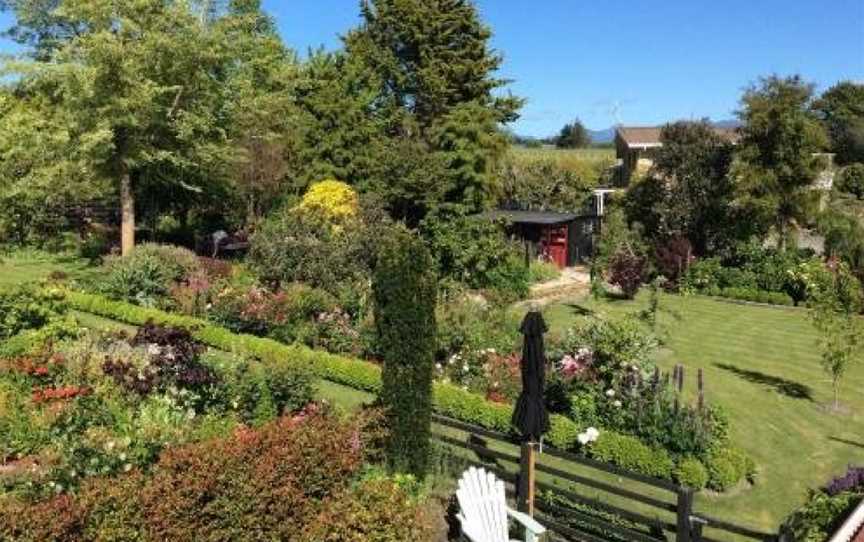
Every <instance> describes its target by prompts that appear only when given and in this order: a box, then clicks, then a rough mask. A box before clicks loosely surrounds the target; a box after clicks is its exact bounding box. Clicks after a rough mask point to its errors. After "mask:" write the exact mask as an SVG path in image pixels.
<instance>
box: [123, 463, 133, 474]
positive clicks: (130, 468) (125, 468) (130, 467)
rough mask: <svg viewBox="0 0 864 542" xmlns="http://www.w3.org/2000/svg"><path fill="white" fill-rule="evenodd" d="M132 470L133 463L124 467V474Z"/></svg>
mask: <svg viewBox="0 0 864 542" xmlns="http://www.w3.org/2000/svg"><path fill="white" fill-rule="evenodd" d="M130 470H132V464H131V463H126V464H125V465H123V472H129V471H130Z"/></svg>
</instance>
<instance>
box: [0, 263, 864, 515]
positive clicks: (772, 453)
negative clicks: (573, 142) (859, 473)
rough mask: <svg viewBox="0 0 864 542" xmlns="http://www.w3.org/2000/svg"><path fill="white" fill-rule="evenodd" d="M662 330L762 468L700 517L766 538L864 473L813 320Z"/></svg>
mask: <svg viewBox="0 0 864 542" xmlns="http://www.w3.org/2000/svg"><path fill="white" fill-rule="evenodd" d="M55 270H62V271H64V272H66V273H67V274H68V275H69V276H71V277H73V278H84V277H86V276H87V275H88V274H91V273H93V272H94V269H93V268H92V267H90V266H88V264H87V263H86V262H83V261H81V260H77V259H75V258H70V257H64V256H49V255H46V254H42V253H37V252H27V253H18V254H15V255H13V256H11V257H8V256H4V257H3V260H2V261H0V285H4V284H6V285H8V284H14V283H19V282H26V281H31V280H39V279H43V278H46V277H47V276H48V275H49V274H50V273H51V272H52V271H55ZM646 301H647V300H646V298H645V297H640V298H639V300H637V301H635V302H626V301H605V300H604V301H600V302H599V303H598V302H594V301H593V300H586V299H577V300H572V301H569V302H568V301H564V302H559V303H557V304H555V305H552V306H550V307H548V308H547V309H546V317H547V320H548V322H549V324H550V327H551V333H553V334H556V333H558V334H560V333H563V332H564V331H565V330H566V329H567V327H569V326H570V325H572V324H573V323H574V322H576V321H577V320H578V319H580V318H584V317H585V314H590V313H593V312H596V313H599V314H610V315H623V314H626V313H632V312H636V311H638V310H640V309H641V308H643V307H644V306H645V304H646ZM79 317H80V318H81V321H82V324H84V325H87V326H91V327H107V328H121V329H122V328H124V327H125V326H122V325H118V324H117V323H116V322H111V321H107V320H104V319H100V318H97V317H93V316H91V315H79ZM659 330H660V333H661V335H664V336H665V339H666V343H665V347H664V348H663V349H662V350H661V351H660V352H659V353H658V356H657V361H658V363H659V364H660V365H661V366H662V367H663V368H664V369H665V370H669V369H670V368H671V367H672V366H673V365H674V364H675V363H682V364H684V365H685V366H686V368H687V389H686V392H687V393H689V394H692V393H693V392H694V390H695V386H696V384H695V378H696V369H697V368H699V367H701V368H703V369H704V371H705V381H706V396H707V399H708V401H710V402H713V403H715V404H719V405H722V406H723V407H724V408H725V409H726V410H727V412H728V413H729V415H730V418H731V422H732V427H731V431H732V438H733V440H734V442H735V443H736V444H737V445H738V446H740V447H741V448H743V449H744V450H746V451H747V452H748V453H749V454H750V455H751V456H752V457H753V458H754V459H755V460H756V461H757V463H758V464H759V467H760V480H759V483H758V484H757V485H756V486H755V487H753V488H748V489H742V490H738V491H735V492H732V493H731V494H727V495H715V496H711V495H702V496H700V498H699V510H700V511H702V512H704V513H707V514H710V515H714V516H718V517H722V518H725V519H728V520H732V521H736V522H739V523H742V524H747V525H750V526H752V527H756V528H761V529H764V530H774V529H776V528H777V526H778V524H779V522H780V521H781V520H782V518H783V517H785V516H786V514H787V513H788V512H789V511H790V510H791V509H793V508H794V507H795V506H796V505H797V504H798V503H800V502H801V501H802V500H803V499H804V497H805V494H806V490H807V489H808V488H811V487H816V486H819V485H821V484H823V483H824V482H825V481H826V480H827V479H828V478H829V477H830V476H832V475H836V474H839V473H841V472H842V471H843V470H844V469H845V467H846V465H847V464H850V463H856V464H861V463H864V417H862V415H861V412H862V409H864V397H862V396H861V394H860V393H858V391H859V390H860V389H861V388H862V386H864V367H855V368H853V369H852V370H851V371H850V373H849V374H848V376H847V377H846V380H845V382H844V393H843V401H844V404H845V406H846V407H847V408H848V410H849V413H848V414H842V415H841V414H834V413H831V412H829V411H828V410H827V409H826V407H825V405H826V404H828V403H830V401H831V385H830V380H829V379H828V377H827V376H826V375H825V374H824V373H823V372H822V370H821V367H820V365H819V356H818V352H817V351H816V349H815V347H814V344H815V335H814V332H813V330H812V329H811V326H810V323H809V322H808V320H807V317H806V313H805V312H803V311H801V310H797V309H780V308H768V307H756V306H747V305H740V304H733V303H726V302H722V301H717V300H713V299H709V298H703V297H687V298H685V297H678V296H669V295H667V296H664V298H663V301H662V311H661V315H660V323H659ZM318 393H319V396H320V397H322V398H324V399H327V400H329V401H331V402H332V403H334V404H335V405H337V406H339V407H341V408H345V409H352V408H355V407H357V406H359V405H360V404H362V403H364V402H366V401H368V400H369V399H371V396H370V395H368V394H365V393H362V392H357V391H355V390H352V389H350V388H346V387H344V386H338V385H335V384H331V383H329V382H321V383H320V384H319V386H318Z"/></svg>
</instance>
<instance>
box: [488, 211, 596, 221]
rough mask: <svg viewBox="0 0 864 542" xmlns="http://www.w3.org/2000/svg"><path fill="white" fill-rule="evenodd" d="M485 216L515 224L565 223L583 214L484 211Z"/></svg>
mask: <svg viewBox="0 0 864 542" xmlns="http://www.w3.org/2000/svg"><path fill="white" fill-rule="evenodd" d="M480 216H483V217H486V218H491V219H499V218H501V219H505V220H508V221H510V222H512V223H514V224H543V225H553V224H565V223H567V222H573V221H574V220H576V219H577V218H579V217H580V216H581V215H577V214H574V213H555V212H552V211H507V210H498V211H488V212H486V213H483V214H482V215H480Z"/></svg>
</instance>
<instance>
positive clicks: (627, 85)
mask: <svg viewBox="0 0 864 542" xmlns="http://www.w3.org/2000/svg"><path fill="white" fill-rule="evenodd" d="M358 4H359V2H358V0H264V5H265V8H266V9H267V10H268V12H270V13H271V14H272V15H273V16H274V17H275V18H276V20H277V22H278V24H279V29H280V32H281V33H282V36H283V38H284V39H285V41H286V43H287V44H288V45H289V46H291V47H293V48H294V49H296V50H298V51H300V52H305V51H306V50H307V49H308V48H309V47H317V46H320V45H323V46H325V47H327V48H329V49H334V48H337V47H339V35H340V34H342V33H344V32H345V31H347V30H348V29H349V28H351V27H353V26H355V25H356V24H358V22H359V9H358ZM477 4H478V6H479V8H480V11H481V13H482V16H483V18H484V20H485V21H486V22H487V23H488V24H489V25H490V26H491V27H492V29H493V31H494V32H495V37H494V41H493V45H494V47H495V48H496V49H498V50H499V51H500V52H501V53H502V54H503V55H504V59H505V61H504V66H503V68H502V75H503V76H504V77H507V78H509V79H513V80H514V82H513V83H512V85H511V87H510V88H511V90H512V91H513V93H514V94H516V95H519V96H522V97H525V98H527V99H528V105H527V106H526V107H525V109H524V110H523V116H522V119H520V121H519V122H518V123H517V124H516V126H515V129H516V131H517V132H519V133H522V134H526V135H538V136H542V135H548V134H551V133H553V132H555V131H557V130H558V129H559V128H560V127H561V126H562V125H563V124H564V123H565V122H567V121H569V120H571V119H573V118H576V117H579V118H581V119H582V121H583V122H584V123H585V124H586V125H587V126H588V127H590V128H594V129H601V128H607V127H609V126H611V125H613V124H615V123H617V122H623V123H625V124H637V125H638V124H657V123H662V122H666V121H669V120H674V119H679V118H699V117H704V116H708V117H711V118H713V119H715V120H720V119H727V118H730V117H732V116H733V113H734V110H735V109H736V107H737V104H738V99H739V97H740V95H741V90H742V89H743V88H744V87H745V86H746V85H747V84H748V83H749V82H751V81H753V80H755V79H756V78H757V77H759V76H760V75H765V74H770V73H779V74H791V73H800V74H802V75H803V76H804V77H805V78H806V79H808V80H810V81H813V82H815V83H816V84H817V85H818V86H819V88H822V89H824V88H826V87H828V86H830V85H831V84H833V83H835V82H836V81H838V80H842V79H853V80H862V81H864V0H823V1H816V0H721V1H711V0H650V1H649V0H533V1H532V0H478V1H477ZM3 22H4V21H3V20H2V19H0V24H3Z"/></svg>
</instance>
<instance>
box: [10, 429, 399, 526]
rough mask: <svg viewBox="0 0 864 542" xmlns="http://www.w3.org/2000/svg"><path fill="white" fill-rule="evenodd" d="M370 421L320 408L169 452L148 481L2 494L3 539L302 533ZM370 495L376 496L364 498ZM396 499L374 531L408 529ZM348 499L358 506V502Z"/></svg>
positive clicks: (341, 476) (353, 457)
mask: <svg viewBox="0 0 864 542" xmlns="http://www.w3.org/2000/svg"><path fill="white" fill-rule="evenodd" d="M369 420H370V418H369V417H368V416H362V417H356V418H353V419H340V418H337V417H334V416H328V415H324V414H320V413H316V412H311V413H307V414H301V415H298V416H294V417H292V418H281V419H279V420H278V421H276V422H274V423H272V424H269V425H266V426H264V427H262V428H261V429H258V430H253V429H246V428H244V429H240V430H238V431H237V432H236V433H235V434H234V435H233V436H232V437H230V438H227V439H218V440H212V441H208V442H203V443H197V444H191V445H186V446H181V447H177V448H172V449H168V450H167V451H166V452H164V453H163V454H162V456H161V457H160V460H159V462H158V463H157V464H156V465H155V466H154V467H153V469H152V475H151V476H150V477H149V478H148V477H146V476H145V475H143V474H141V473H136V472H133V473H131V474H129V475H124V476H121V477H119V478H101V479H94V480H91V481H89V482H88V483H85V484H84V485H83V486H82V487H81V490H80V491H79V493H78V494H77V495H76V496H74V497H73V496H67V495H64V496H58V497H55V498H53V499H49V500H47V501H42V502H37V503H25V502H22V501H19V500H15V499H11V498H7V499H0V540H3V541H4V542H6V541H9V542H35V541H37V540H38V541H43V540H56V541H60V542H66V541H70V542H71V541H73V540H74V541H83V542H88V541H93V542H96V541H99V542H101V541H107V540H124V541H140V542H150V541H152V542H156V541H159V542H162V541H177V542H180V541H182V542H187V541H189V540H232V541H239V542H244V541H253V540H254V541H259V540H297V534H298V533H300V532H301V531H303V529H304V528H306V527H307V525H309V524H310V523H312V522H313V521H315V520H316V518H319V517H321V514H323V513H325V511H326V509H327V507H328V506H331V505H332V503H333V502H334V499H341V497H342V496H343V495H345V494H346V491H348V487H349V485H350V484H351V481H352V479H353V478H354V477H355V475H356V474H357V472H358V470H359V469H360V467H361V466H362V465H363V463H364V461H366V460H367V459H368V457H367V444H368V443H369V440H370V438H371V435H370V434H369V433H368V432H367V430H366V427H367V424H368V423H369ZM355 495H357V498H360V496H359V495H362V493H358V494H355ZM374 495H380V496H382V498H383V493H380V492H379V493H374ZM397 495H398V494H397ZM371 501H376V502H377V501H378V498H377V497H370V498H366V499H365V500H364V501H363V502H371ZM395 502H396V501H395V500H394V497H392V496H391V497H390V498H389V500H383V501H381V502H380V506H381V507H380V508H377V509H375V510H376V511H375V512H374V514H375V515H376V517H382V518H383V517H387V516H389V517H392V518H394V519H395V520H398V521H397V522H395V523H394V522H392V521H391V522H388V523H386V524H384V525H382V526H379V527H378V528H377V530H379V531H381V530H382V529H387V530H389V529H398V531H395V532H411V531H410V530H409V529H410V526H408V525H404V524H402V523H403V522H407V521H409V519H410V518H413V517H414V514H413V512H412V511H411V509H409V510H408V511H405V512H401V513H400V512H397V511H396V510H390V509H389V508H391V505H393V504H394V503H395ZM341 506H342V509H344V510H349V509H352V505H351V503H342V504H341ZM354 508H356V506H355V507H354ZM355 512H356V511H355ZM356 513H360V512H356ZM357 517H358V518H359V517H360V516H357ZM356 539H357V540H367V539H366V538H356ZM326 540H331V538H327V539H326ZM341 540H353V539H352V538H345V539H341ZM381 540H388V541H389V540H415V538H413V537H408V538H399V537H396V538H393V537H390V538H382V539H381Z"/></svg>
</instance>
